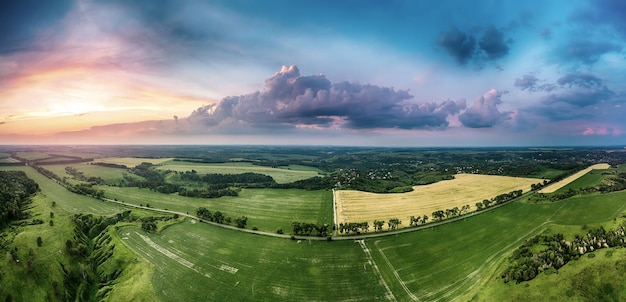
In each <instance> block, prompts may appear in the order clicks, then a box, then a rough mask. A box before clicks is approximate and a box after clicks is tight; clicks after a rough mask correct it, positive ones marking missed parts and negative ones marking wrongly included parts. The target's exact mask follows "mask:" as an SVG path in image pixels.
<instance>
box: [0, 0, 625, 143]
mask: <svg viewBox="0 0 626 302" xmlns="http://www.w3.org/2000/svg"><path fill="white" fill-rule="evenodd" d="M623 83H626V2H625V1H622V0H589V1H572V0H567V1H560V0H551V1H538V0H529V1H504V0H503V1H494V0H477V1H457V0H438V1H421V0H406V1H394V0H386V1H360V0H344V1H335V0H333V1H293V0H267V1H252V0H246V1H240V0H224V1H217V0H216V1H200V0H185V1H179V0H159V1H154V0H136V1H124V0H106V1H105V0H75V1H72V0H59V1H45V0H22V1H12V2H11V3H7V4H5V5H4V6H3V9H2V10H1V11H0V144H244V145H247V144H281V145H284V144H286V145H355V146H415V147H426V146H586V145H590V146H595V145H626V118H625V116H626V85H624V84H623Z"/></svg>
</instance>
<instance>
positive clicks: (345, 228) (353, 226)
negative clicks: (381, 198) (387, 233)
mask: <svg viewBox="0 0 626 302" xmlns="http://www.w3.org/2000/svg"><path fill="white" fill-rule="evenodd" d="M401 224H402V221H401V220H400V219H398V218H389V220H388V221H387V229H388V230H395V229H397V228H398V227H399V226H400V225H401ZM384 225H385V221H384V220H374V231H382V230H383V226H384ZM369 228H370V224H369V222H367V221H364V222H346V223H340V224H339V228H338V230H339V233H341V234H344V233H345V234H346V235H348V234H356V235H358V234H361V233H367V232H368V231H369Z"/></svg>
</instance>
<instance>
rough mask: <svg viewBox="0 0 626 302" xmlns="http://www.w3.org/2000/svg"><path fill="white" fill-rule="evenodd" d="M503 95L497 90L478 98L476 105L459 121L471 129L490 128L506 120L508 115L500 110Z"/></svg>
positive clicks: (460, 116) (462, 115)
mask: <svg viewBox="0 0 626 302" xmlns="http://www.w3.org/2000/svg"><path fill="white" fill-rule="evenodd" d="M501 96H502V93H500V92H498V91H497V90H495V89H492V90H490V91H489V92H487V93H485V95H483V96H481V97H478V98H477V99H476V101H474V105H472V107H469V108H468V109H467V110H465V112H463V113H462V114H460V115H459V121H460V122H461V123H462V124H463V126H465V127H469V128H489V127H493V126H495V125H496V124H497V123H499V122H500V121H502V120H503V119H505V118H506V116H507V113H502V112H500V111H499V110H498V105H499V104H501V103H502V101H501V100H500V98H501Z"/></svg>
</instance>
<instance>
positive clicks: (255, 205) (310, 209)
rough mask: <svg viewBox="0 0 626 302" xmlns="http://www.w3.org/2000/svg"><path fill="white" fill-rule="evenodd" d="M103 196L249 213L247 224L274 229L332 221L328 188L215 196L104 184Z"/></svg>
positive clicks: (184, 208) (188, 209)
mask: <svg viewBox="0 0 626 302" xmlns="http://www.w3.org/2000/svg"><path fill="white" fill-rule="evenodd" d="M103 189H104V190H105V192H106V196H107V197H109V198H112V199H118V200H120V201H124V202H127V203H131V204H135V205H140V204H142V205H146V204H150V206H151V207H154V208H159V209H169V210H174V211H178V212H183V213H184V212H189V213H192V214H195V211H196V209H198V208H199V207H206V208H209V209H211V211H221V212H223V213H224V214H225V215H227V216H230V217H232V218H236V217H239V216H247V217H248V219H249V220H248V225H249V226H250V228H252V227H257V228H258V229H259V230H263V231H269V232H274V231H275V230H276V229H277V228H279V227H280V228H282V229H283V230H289V229H291V223H292V222H294V221H302V222H310V223H317V224H323V223H328V224H331V223H332V222H333V212H332V193H331V192H330V191H305V190H297V189H290V190H275V189H242V191H241V192H240V193H239V196H237V197H230V196H225V197H220V198H217V199H205V198H193V197H183V196H179V195H175V194H168V195H166V194H161V193H157V192H154V191H150V190H148V189H138V188H119V187H103Z"/></svg>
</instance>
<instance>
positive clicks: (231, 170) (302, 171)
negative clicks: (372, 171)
mask: <svg viewBox="0 0 626 302" xmlns="http://www.w3.org/2000/svg"><path fill="white" fill-rule="evenodd" d="M158 169H161V170H172V171H179V172H184V171H191V170H196V171H197V172H198V173H200V174H209V173H218V174H240V173H246V172H254V173H259V174H265V175H269V176H271V177H272V178H274V180H275V181H276V182H277V183H290V182H294V181H297V180H302V179H307V178H311V177H314V176H319V175H320V173H321V172H322V171H320V170H318V169H316V168H313V167H307V166H301V165H290V166H287V167H280V168H272V167H266V166H257V165H253V164H251V163H248V162H241V163H237V162H233V163H223V164H221V163H220V164H204V163H190V162H183V161H167V162H165V163H164V165H163V166H160V167H158Z"/></svg>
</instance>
